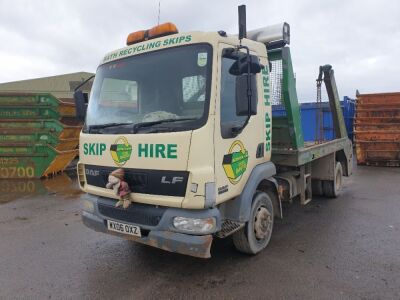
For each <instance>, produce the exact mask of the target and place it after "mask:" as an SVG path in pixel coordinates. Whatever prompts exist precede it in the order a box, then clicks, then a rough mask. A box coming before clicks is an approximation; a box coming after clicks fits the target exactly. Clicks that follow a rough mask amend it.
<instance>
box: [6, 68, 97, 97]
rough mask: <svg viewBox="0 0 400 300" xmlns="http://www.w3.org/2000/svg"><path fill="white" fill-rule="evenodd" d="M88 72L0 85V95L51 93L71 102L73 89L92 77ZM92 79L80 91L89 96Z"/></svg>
mask: <svg viewBox="0 0 400 300" xmlns="http://www.w3.org/2000/svg"><path fill="white" fill-rule="evenodd" d="M93 75H94V74H93V73H89V72H76V73H69V74H63V75H56V76H49V77H41V78H35V79H27V80H20V81H13V82H6V83H0V93H2V92H18V93H21V92H22V93H23V92H26V93H39V92H43V93H51V94H53V95H54V96H55V97H57V98H59V99H62V100H64V101H73V94H74V89H75V88H76V87H77V86H78V85H79V84H81V83H82V82H84V81H85V80H87V79H88V78H89V77H91V76H93ZM92 83H93V79H91V80H90V81H88V82H87V83H86V84H84V85H83V86H82V88H81V90H82V91H83V92H84V93H87V94H89V93H90V89H91V87H92Z"/></svg>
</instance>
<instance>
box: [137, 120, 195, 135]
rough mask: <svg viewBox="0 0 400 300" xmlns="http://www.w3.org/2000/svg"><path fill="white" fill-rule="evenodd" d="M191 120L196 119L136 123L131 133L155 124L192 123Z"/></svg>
mask: <svg viewBox="0 0 400 300" xmlns="http://www.w3.org/2000/svg"><path fill="white" fill-rule="evenodd" d="M192 120H197V119H196V118H181V119H164V120H158V121H150V122H142V123H136V124H135V125H133V128H132V129H133V133H137V131H138V129H139V128H143V127H150V126H153V125H157V124H162V123H171V122H177V121H192Z"/></svg>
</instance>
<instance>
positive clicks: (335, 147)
mask: <svg viewBox="0 0 400 300" xmlns="http://www.w3.org/2000/svg"><path fill="white" fill-rule="evenodd" d="M351 148H352V145H351V141H350V140H349V139H348V138H340V139H335V140H332V141H326V142H323V143H320V144H316V143H314V142H305V143H304V147H302V148H299V149H284V148H272V158H271V160H272V161H273V162H274V163H275V164H276V165H282V166H291V167H298V166H301V165H304V164H306V163H309V162H312V161H313V160H316V159H318V158H320V157H323V156H326V155H329V154H331V153H335V152H337V151H340V150H343V149H345V151H350V152H351Z"/></svg>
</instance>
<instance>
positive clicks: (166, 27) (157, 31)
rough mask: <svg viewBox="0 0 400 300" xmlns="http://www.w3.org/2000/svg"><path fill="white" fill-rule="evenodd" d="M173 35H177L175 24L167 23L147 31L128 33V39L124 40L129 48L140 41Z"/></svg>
mask: <svg viewBox="0 0 400 300" xmlns="http://www.w3.org/2000/svg"><path fill="white" fill-rule="evenodd" d="M175 33H178V28H176V26H175V24H173V23H170V22H168V23H164V24H161V25H158V26H154V27H153V28H150V29H148V30H140V31H135V32H132V33H130V34H129V35H128V38H127V39H126V44H127V45H128V46H129V45H132V44H135V43H139V42H142V41H147V40H150V39H155V38H158V37H160V36H165V35H170V34H175Z"/></svg>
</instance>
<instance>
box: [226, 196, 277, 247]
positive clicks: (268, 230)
mask: <svg viewBox="0 0 400 300" xmlns="http://www.w3.org/2000/svg"><path fill="white" fill-rule="evenodd" d="M273 225H274V209H273V205H272V201H271V198H270V197H269V196H268V194H267V193H264V192H259V191H258V192H256V193H255V194H254V197H253V204H252V206H251V212H250V219H249V221H248V222H247V223H246V225H245V226H244V227H243V228H242V229H240V230H239V231H237V232H235V233H234V234H233V244H234V245H235V248H236V249H237V250H239V251H240V252H243V253H247V254H257V253H258V252H260V251H261V250H263V249H264V248H265V247H267V245H268V243H269V240H270V239H271V235H272V228H273Z"/></svg>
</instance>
